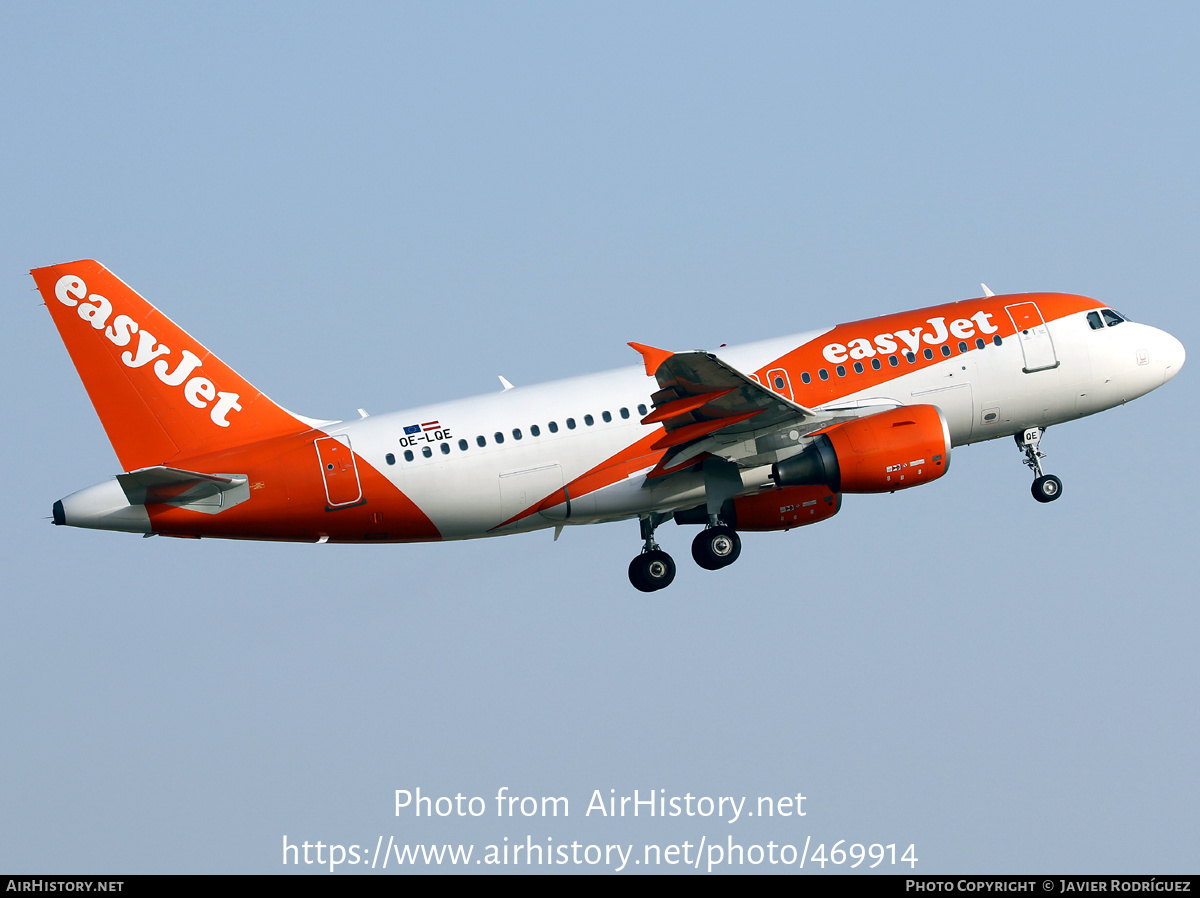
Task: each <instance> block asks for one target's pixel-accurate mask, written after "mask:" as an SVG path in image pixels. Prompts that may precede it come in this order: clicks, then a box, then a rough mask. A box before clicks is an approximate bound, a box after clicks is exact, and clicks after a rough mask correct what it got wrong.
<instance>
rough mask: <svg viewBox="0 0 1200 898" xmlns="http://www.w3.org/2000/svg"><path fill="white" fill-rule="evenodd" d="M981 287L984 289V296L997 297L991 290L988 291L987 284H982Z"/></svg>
mask: <svg viewBox="0 0 1200 898" xmlns="http://www.w3.org/2000/svg"><path fill="white" fill-rule="evenodd" d="M979 286H980V287H982V288H983V295H984V296H995V295H996V294H995V293H993V292H992V291H991V290H989V289H988V285H987V284H980V285H979Z"/></svg>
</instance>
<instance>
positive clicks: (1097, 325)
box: [1088, 312, 1104, 331]
mask: <svg viewBox="0 0 1200 898" xmlns="http://www.w3.org/2000/svg"><path fill="white" fill-rule="evenodd" d="M1088 324H1089V325H1091V328H1092V330H1094V331H1098V330H1103V329H1104V322H1103V321H1101V320H1100V313H1099V312H1088Z"/></svg>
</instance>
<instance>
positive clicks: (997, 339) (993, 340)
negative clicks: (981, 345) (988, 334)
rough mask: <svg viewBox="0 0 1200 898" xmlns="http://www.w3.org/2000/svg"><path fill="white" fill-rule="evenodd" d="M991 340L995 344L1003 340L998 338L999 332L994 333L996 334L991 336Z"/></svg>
mask: <svg viewBox="0 0 1200 898" xmlns="http://www.w3.org/2000/svg"><path fill="white" fill-rule="evenodd" d="M992 342H993V343H995V344H996V345H997V346H999V345H1000V344H1002V343H1003V342H1004V341H1003V340H1001V339H1000V335H999V334H996V336H994V337H992Z"/></svg>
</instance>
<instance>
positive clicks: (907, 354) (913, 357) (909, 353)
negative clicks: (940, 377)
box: [904, 352, 917, 365]
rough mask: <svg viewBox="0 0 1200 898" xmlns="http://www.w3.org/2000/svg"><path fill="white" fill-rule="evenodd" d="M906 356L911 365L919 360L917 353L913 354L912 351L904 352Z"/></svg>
mask: <svg viewBox="0 0 1200 898" xmlns="http://www.w3.org/2000/svg"><path fill="white" fill-rule="evenodd" d="M904 357H905V358H906V359H908V363H909V364H910V365H912V364H914V363H915V362H916V361H917V357H916V356H915V355H913V354H912V353H911V352H906V353H904Z"/></svg>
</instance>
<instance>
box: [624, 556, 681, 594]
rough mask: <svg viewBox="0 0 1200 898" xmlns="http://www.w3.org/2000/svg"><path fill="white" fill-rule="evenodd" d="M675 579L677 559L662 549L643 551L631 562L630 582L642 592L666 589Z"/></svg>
mask: <svg viewBox="0 0 1200 898" xmlns="http://www.w3.org/2000/svg"><path fill="white" fill-rule="evenodd" d="M674 579H675V561H674V559H672V558H671V556H670V555H668V554H667V553H666V552H663V551H662V550H661V549H655V550H654V551H652V552H643V553H642V554H641V555H638V556H637V557H636V558H634V559H633V561H631V562H629V582H630V583H632V584H633V585H634V587H635V588H637V589H640V590H641V591H642V592H655V591H657V590H660V589H665V588H666V587H668V586H670V585H671V581H672V580H674Z"/></svg>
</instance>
